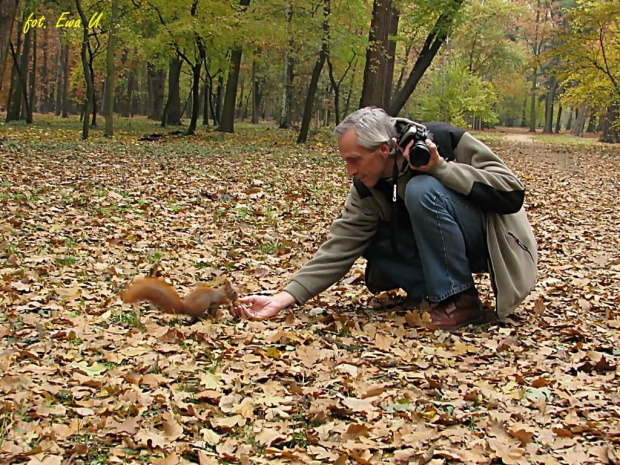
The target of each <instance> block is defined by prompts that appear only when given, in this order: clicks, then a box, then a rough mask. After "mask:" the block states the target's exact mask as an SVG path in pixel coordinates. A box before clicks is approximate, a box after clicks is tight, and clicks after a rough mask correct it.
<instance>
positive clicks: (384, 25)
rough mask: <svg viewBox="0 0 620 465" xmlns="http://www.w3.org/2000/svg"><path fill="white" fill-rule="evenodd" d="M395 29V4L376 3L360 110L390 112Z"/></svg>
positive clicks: (376, 0) (385, 0)
mask: <svg viewBox="0 0 620 465" xmlns="http://www.w3.org/2000/svg"><path fill="white" fill-rule="evenodd" d="M394 17H395V18H394ZM394 25H396V28H398V13H397V12H396V10H395V9H393V8H392V0H374V2H373V6H372V19H371V22H370V31H369V33H368V48H367V49H366V66H365V67H364V82H363V83H362V96H361V98H360V105H359V106H360V108H361V107H366V106H369V105H373V106H377V107H381V108H387V107H388V105H389V99H390V94H391V87H392V76H391V75H390V72H391V73H392V74H393V71H394V61H393V60H394V52H395V50H396V48H395V43H394V41H393V40H390V33H392V31H393V29H394ZM390 62H391V63H392V64H391V66H390Z"/></svg>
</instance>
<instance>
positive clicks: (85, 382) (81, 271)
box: [0, 118, 620, 465]
mask: <svg viewBox="0 0 620 465" xmlns="http://www.w3.org/2000/svg"><path fill="white" fill-rule="evenodd" d="M119 125H120V128H119V130H118V132H117V136H116V137H115V138H114V139H105V138H103V137H102V135H101V130H100V129H98V130H94V131H93V133H92V139H90V140H88V141H86V142H84V141H81V140H80V138H79V136H80V134H79V131H80V129H79V122H78V121H77V120H76V119H70V120H63V121H58V120H55V119H53V118H47V119H46V118H37V122H36V124H35V125H34V126H31V127H27V126H25V125H23V124H11V125H0V144H1V145H0V277H1V279H0V463H3V464H12V463H28V464H33V465H34V464H37V465H38V464H46V465H53V464H61V463H67V464H104V463H156V464H166V465H174V464H180V463H201V464H217V463H242V464H248V463H271V464H276V463H315V464H319V463H336V464H345V463H351V464H354V463H359V464H379V463H418V464H422V463H428V464H433V465H437V464H456V463H467V464H501V463H504V464H507V465H513V464H529V463H533V464H544V465H553V464H558V463H559V464H570V465H576V464H585V463H605V464H607V463H610V464H611V463H614V464H615V463H618V460H620V458H619V457H620V452H619V450H620V420H619V419H620V388H619V387H618V386H619V373H620V368H618V361H619V359H620V346H619V345H618V341H619V340H620V334H619V333H620V310H619V307H620V196H619V195H618V192H620V147H614V146H610V145H603V144H600V143H597V142H595V141H593V140H592V139H589V140H578V139H571V138H570V137H569V136H563V137H561V138H556V139H555V140H553V141H549V139H545V138H542V136H541V137H539V136H538V135H533V136H532V141H533V142H529V141H528V142H523V141H520V140H518V141H517V140H507V139H506V137H504V135H503V134H501V132H499V133H498V132H489V133H484V132H483V133H476V134H477V135H479V137H480V138H481V139H482V140H484V141H485V142H486V143H487V144H488V145H489V146H490V147H492V148H493V149H494V150H495V151H496V153H497V154H498V155H499V156H500V157H501V158H502V159H503V160H504V161H505V162H506V163H507V164H508V165H509V167H510V168H511V169H512V170H513V171H514V172H515V173H516V174H517V175H518V177H519V178H520V179H522V180H523V182H524V183H525V185H526V186H527V194H526V208H527V211H528V216H529V219H530V221H531V223H532V226H533V228H534V230H535V233H536V236H537V238H538V245H539V260H540V267H539V270H540V275H539V281H538V285H537V287H536V289H535V291H534V292H533V293H532V294H531V296H530V297H529V298H528V299H527V301H526V302H525V303H524V304H523V305H522V306H521V307H520V308H519V309H518V310H517V311H516V313H515V314H513V315H512V316H511V317H510V318H509V319H508V320H506V321H504V322H502V323H500V324H494V325H487V326H484V327H477V328H465V329H463V330H460V331H458V332H455V333H447V332H444V331H440V330H436V329H434V328H432V327H431V326H430V325H428V324H427V321H428V320H427V319H426V318H424V317H421V316H420V314H419V313H417V312H415V311H413V312H412V311H411V310H407V309H403V308H401V307H400V306H398V305H396V306H394V303H397V302H398V298H397V297H398V296H397V295H394V294H382V295H378V296H372V295H371V294H369V293H368V291H367V290H366V289H365V288H364V286H363V276H362V275H363V269H364V267H363V262H362V261H361V260H360V261H359V262H358V263H356V265H355V266H354V267H353V269H352V270H351V272H350V273H349V274H348V275H347V276H346V277H345V278H344V279H343V280H342V281H341V282H339V283H338V284H336V285H335V286H333V287H332V288H330V289H329V290H328V291H326V292H324V293H323V294H322V295H321V296H319V297H318V298H315V299H313V300H311V301H310V302H308V303H307V304H306V305H304V306H302V307H298V308H294V309H292V310H291V311H290V312H284V313H283V314H281V315H279V316H278V317H276V318H275V319H274V320H270V321H247V320H237V319H235V318H233V317H232V316H231V315H230V314H228V313H227V312H221V313H220V314H219V315H218V316H217V318H215V319H211V320H209V319H203V320H201V321H199V322H197V323H193V324H192V323H191V322H190V321H188V320H187V319H185V318H183V317H178V318H177V317H174V316H171V315H164V314H162V313H160V312H159V311H157V310H155V309H154V308H152V307H151V306H149V305H147V304H144V305H141V306H139V307H137V306H136V307H135V308H134V307H132V306H130V305H126V304H123V303H122V301H121V300H120V298H119V294H120V292H121V291H122V289H123V288H125V286H126V285H127V284H128V283H130V282H131V281H132V280H133V279H135V278H136V277H139V276H146V275H149V274H151V273H156V274H157V275H159V276H161V277H164V278H166V279H167V280H169V281H170V282H171V283H173V284H174V285H175V287H176V288H177V289H178V290H179V291H180V292H182V293H185V292H188V290H189V289H191V287H192V286H193V285H194V284H195V283H196V282H198V281H202V282H207V283H210V282H213V281H215V280H217V279H221V278H222V277H227V278H229V279H231V280H232V282H233V283H234V285H235V286H237V287H238V288H239V289H240V291H241V293H242V294H244V295H247V294H250V293H255V292H259V291H262V290H272V291H275V290H278V289H280V288H281V287H282V286H283V285H284V284H286V283H287V282H288V280H289V279H290V278H291V276H292V275H293V274H294V272H295V271H296V270H298V269H299V267H300V266H301V265H303V263H305V262H306V261H307V260H308V259H309V258H310V257H311V256H312V255H313V253H314V251H315V250H316V249H317V247H318V246H319V245H320V243H321V242H322V241H323V240H324V239H325V238H326V236H327V231H328V227H329V225H330V223H331V221H332V220H333V219H334V218H335V217H336V216H337V215H338V214H339V213H340V211H341V208H342V205H343V201H344V199H345V195H346V193H347V191H348V186H349V181H348V180H347V179H346V172H345V170H344V168H343V167H342V165H341V161H340V159H339V157H338V156H337V153H336V149H335V143H334V141H333V139H332V138H331V136H330V135H329V134H328V133H327V132H318V133H316V134H313V135H312V138H311V140H310V142H308V144H306V145H305V146H298V145H296V144H295V143H294V140H295V134H294V133H293V132H290V131H283V130H279V129H275V128H269V127H267V126H265V125H260V127H252V126H250V125H244V124H240V125H238V126H237V132H236V134H234V135H225V136H223V135H221V134H218V133H215V132H213V131H212V130H209V129H200V130H199V134H198V135H197V136H196V137H189V138H188V137H184V136H178V135H166V136H165V137H162V138H158V139H156V140H153V141H140V140H139V139H140V137H141V136H142V135H144V134H148V133H155V132H161V131H162V130H161V129H160V128H158V127H157V126H156V125H154V124H153V123H148V122H146V121H144V120H142V121H135V120H134V121H122V120H121V121H119ZM163 131H164V133H166V134H167V132H168V130H163ZM476 279H477V281H478V283H479V288H480V290H481V293H482V296H483V299H484V300H485V301H486V302H487V303H488V304H492V302H493V301H492V296H491V295H490V290H489V285H488V278H487V277H486V276H477V277H476ZM388 304H391V305H388ZM386 307H387V308H386ZM138 309H139V311H138Z"/></svg>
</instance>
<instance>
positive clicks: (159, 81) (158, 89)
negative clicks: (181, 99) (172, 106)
mask: <svg viewBox="0 0 620 465" xmlns="http://www.w3.org/2000/svg"><path fill="white" fill-rule="evenodd" d="M148 82H149V95H150V98H149V111H148V117H149V119H152V120H156V121H162V119H163V114H164V99H165V90H166V70H157V69H155V66H154V65H153V64H152V63H149V64H148Z"/></svg>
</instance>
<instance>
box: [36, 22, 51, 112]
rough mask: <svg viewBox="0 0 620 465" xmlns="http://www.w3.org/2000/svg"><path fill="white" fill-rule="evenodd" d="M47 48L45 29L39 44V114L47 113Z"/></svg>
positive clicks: (48, 91)
mask: <svg viewBox="0 0 620 465" xmlns="http://www.w3.org/2000/svg"><path fill="white" fill-rule="evenodd" d="M48 47H49V44H48V32H47V28H45V29H43V44H41V49H42V50H43V63H41V95H40V97H39V99H38V105H37V111H38V112H39V113H47V112H48V111H49V101H50V87H51V86H50V83H49V76H48V75H47V61H48V54H47V49H48Z"/></svg>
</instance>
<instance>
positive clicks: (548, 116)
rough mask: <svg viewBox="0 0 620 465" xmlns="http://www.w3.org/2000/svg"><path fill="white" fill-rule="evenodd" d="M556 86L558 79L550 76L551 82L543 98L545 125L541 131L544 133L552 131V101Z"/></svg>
mask: <svg viewBox="0 0 620 465" xmlns="http://www.w3.org/2000/svg"><path fill="white" fill-rule="evenodd" d="M557 88H558V81H557V79H556V78H555V76H551V83H550V84H549V90H548V91H547V98H546V100H545V127H544V129H543V132H544V133H545V134H551V133H552V132H553V102H554V101H555V92H556V90H557Z"/></svg>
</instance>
